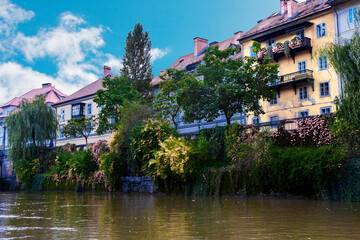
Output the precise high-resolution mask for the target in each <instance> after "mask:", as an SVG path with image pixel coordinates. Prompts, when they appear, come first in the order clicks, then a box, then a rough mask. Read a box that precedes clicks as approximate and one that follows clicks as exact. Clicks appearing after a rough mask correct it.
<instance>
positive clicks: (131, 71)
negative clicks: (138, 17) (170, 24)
mask: <svg viewBox="0 0 360 240" xmlns="http://www.w3.org/2000/svg"><path fill="white" fill-rule="evenodd" d="M143 30H144V29H143V26H142V25H141V24H140V23H137V24H135V26H134V30H133V31H130V32H129V33H128V36H127V37H126V47H125V54H124V56H123V68H122V69H121V70H120V72H121V74H122V76H125V77H127V78H128V79H129V80H130V84H131V86H133V87H134V89H135V90H137V91H138V92H139V93H141V96H143V97H144V98H145V99H149V98H150V96H151V90H152V89H151V84H150V82H151V80H152V79H153V72H152V66H151V62H150V60H151V41H150V38H149V32H148V31H147V32H143Z"/></svg>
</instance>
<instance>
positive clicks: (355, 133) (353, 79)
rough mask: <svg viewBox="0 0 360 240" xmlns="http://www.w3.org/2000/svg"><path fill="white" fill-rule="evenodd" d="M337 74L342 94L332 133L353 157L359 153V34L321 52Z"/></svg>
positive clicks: (356, 33) (330, 45) (331, 45)
mask: <svg viewBox="0 0 360 240" xmlns="http://www.w3.org/2000/svg"><path fill="white" fill-rule="evenodd" d="M320 53H321V54H326V55H327V56H328V59H329V63H330V65H331V66H332V67H333V68H334V69H335V70H336V72H337V73H338V75H339V77H340V80H341V83H342V92H341V93H340V99H339V100H337V101H336V105H337V112H336V115H337V122H336V123H335V125H334V126H335V128H334V129H335V133H336V134H337V135H338V137H339V138H340V139H341V140H343V141H344V143H346V144H347V145H348V146H349V148H350V149H349V150H352V152H353V153H360V34H359V31H356V32H355V34H354V35H353V37H352V38H351V39H349V40H344V41H340V42H339V43H331V44H328V45H327V46H326V47H325V48H323V49H321V51H320Z"/></svg>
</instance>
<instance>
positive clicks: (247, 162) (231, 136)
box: [226, 124, 271, 170]
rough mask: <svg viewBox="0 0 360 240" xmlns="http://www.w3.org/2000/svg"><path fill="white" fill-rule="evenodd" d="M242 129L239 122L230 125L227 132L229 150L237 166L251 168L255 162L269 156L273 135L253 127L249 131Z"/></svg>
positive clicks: (229, 154)
mask: <svg viewBox="0 0 360 240" xmlns="http://www.w3.org/2000/svg"><path fill="white" fill-rule="evenodd" d="M242 129H243V128H242V126H240V125H238V124H232V125H231V126H230V128H229V130H228V131H227V133H226V146H227V152H228V156H229V157H230V158H231V161H232V163H233V164H234V165H235V166H236V167H241V168H244V169H245V170H249V169H250V168H251V166H252V164H253V163H254V162H258V161H262V160H264V159H266V158H269V156H270V155H269V150H270V147H271V137H270V132H269V131H266V130H265V131H259V130H257V129H256V128H255V127H253V129H251V131H250V132H247V131H242ZM241 131H242V132H241Z"/></svg>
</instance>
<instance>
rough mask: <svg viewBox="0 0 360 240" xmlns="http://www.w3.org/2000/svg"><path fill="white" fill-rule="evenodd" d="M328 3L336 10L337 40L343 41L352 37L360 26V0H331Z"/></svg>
mask: <svg viewBox="0 0 360 240" xmlns="http://www.w3.org/2000/svg"><path fill="white" fill-rule="evenodd" d="M327 4H328V5H330V6H331V8H332V10H333V11H334V20H335V33H336V40H337V41H338V42H342V41H345V40H348V39H350V38H351V37H352V36H353V35H354V33H355V30H356V29H357V28H358V27H359V19H358V11H359V10H358V9H359V8H360V1H359V0H329V1H327Z"/></svg>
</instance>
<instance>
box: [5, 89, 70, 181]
mask: <svg viewBox="0 0 360 240" xmlns="http://www.w3.org/2000/svg"><path fill="white" fill-rule="evenodd" d="M37 95H45V103H46V104H47V105H49V106H51V105H52V104H54V103H56V102H58V101H60V100H62V99H63V98H65V97H66V95H65V94H63V93H62V92H60V91H59V90H57V89H56V88H55V87H54V86H52V85H51V83H44V84H42V88H37V89H32V90H31V91H29V92H27V93H25V94H23V95H21V96H20V97H15V98H13V99H11V100H10V101H9V102H7V103H5V104H3V105H2V106H1V107H0V148H1V150H0V178H11V177H13V168H12V162H11V161H10V160H9V159H8V158H7V150H8V149H9V147H10V146H9V145H8V140H7V139H8V137H7V131H6V124H5V119H6V118H7V117H8V116H9V114H12V113H15V112H16V111H18V110H19V106H20V104H21V103H22V102H23V101H24V100H25V99H27V100H30V99H33V98H35V96H37Z"/></svg>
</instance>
